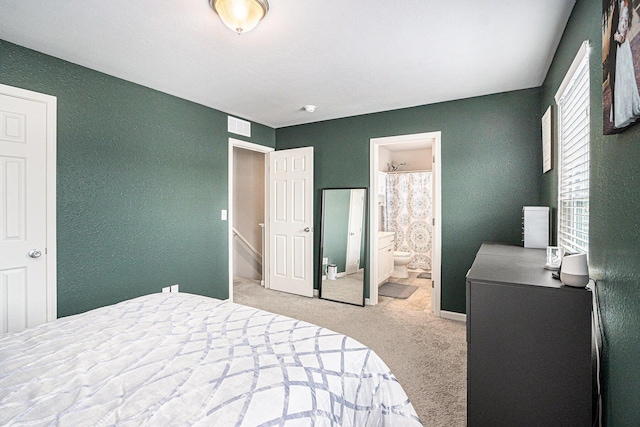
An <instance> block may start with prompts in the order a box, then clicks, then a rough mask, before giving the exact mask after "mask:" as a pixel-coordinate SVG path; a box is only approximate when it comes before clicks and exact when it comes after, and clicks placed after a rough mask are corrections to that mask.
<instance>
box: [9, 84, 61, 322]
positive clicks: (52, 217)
mask: <svg viewBox="0 0 640 427" xmlns="http://www.w3.org/2000/svg"><path fill="white" fill-rule="evenodd" d="M0 93H3V94H5V95H9V96H13V97H16V98H23V99H27V100H30V101H35V102H41V103H43V104H44V105H45V107H46V111H47V117H46V120H47V125H46V126H47V131H46V132H47V166H46V167H47V202H46V203H47V236H46V240H47V246H46V260H47V273H46V274H47V322H50V321H52V320H55V319H57V317H58V277H57V271H58V256H57V255H58V251H57V245H56V240H57V230H56V209H57V207H56V176H57V175H56V158H57V139H56V138H57V128H56V126H57V111H58V101H57V98H56V97H55V96H52V95H46V94H44V93H38V92H33V91H30V90H26V89H20V88H16V87H12V86H7V85H3V84H0Z"/></svg>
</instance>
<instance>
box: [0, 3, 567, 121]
mask: <svg viewBox="0 0 640 427" xmlns="http://www.w3.org/2000/svg"><path fill="white" fill-rule="evenodd" d="M574 3H575V0H524V1H523V0H520V1H514V0H457V1H446V0H387V1H382V0H378V1H375V0H374V1H355V0H351V1H348V0H269V5H270V11H269V14H268V15H267V16H266V18H265V19H264V20H263V21H262V22H261V23H260V25H259V26H258V27H257V28H256V29H255V30H253V31H252V32H249V33H246V34H243V35H241V36H239V35H237V34H235V33H234V32H232V31H231V30H229V29H227V27H225V26H224V25H223V24H222V22H221V21H220V19H219V18H218V16H217V15H216V14H215V12H213V10H212V9H211V8H210V6H209V2H208V0H153V1H151V0H56V1H53V0H28V1H27V0H2V1H1V2H0V38H1V39H4V40H7V41H10V42H13V43H16V44H19V45H21V46H25V47H28V48H31V49H35V50H37V51H40V52H44V53H47V54H49V55H52V56H55V57H58V58H62V59H65V60H67V61H70V62H74V63H76V64H80V65H83V66H86V67H89V68H92V69H95V70H99V71H102V72H104V73H107V74H110V75H113V76H116V77H120V78H122V79H125V80H129V81H132V82H135V83H139V84H141V85H144V86H148V87H150V88H153V89H157V90H160V91H162V92H166V93H169V94H172V95H175V96H178V97H181V98H185V99H188V100H191V101H194V102H197V103H200V104H203V105H206V106H209V107H212V108H215V109H218V110H221V111H224V112H226V113H229V114H233V115H237V116H239V117H242V118H245V119H248V120H251V121H254V122H258V123H262V124H265V125H267V126H271V127H274V128H279V127H283V126H289V125H295V124H302V123H309V122H315V121H320V120H327V119H333V118H339V117H346V116H353V115H359V114H366V113H372V112H377V111H386V110H392V109H398V108H404V107H411V106H416V105H424V104H431V103H436V102H441V101H448V100H454V99H461V98H468V97H472V96H478V95H486V94H491V93H497V92H505V91H511V90H517V89H524V88H530V87H537V86H540V85H541V84H542V82H543V79H544V76H545V74H546V72H547V70H548V68H549V64H550V63H551V59H552V57H553V54H554V52H555V49H556V46H557V44H558V41H559V40H560V36H561V34H562V31H563V29H564V26H565V24H566V22H567V19H568V17H569V14H570V13H571V9H572V8H573V5H574ZM576 49H577V47H576ZM306 104H315V105H317V109H316V111H315V112H314V113H307V112H305V111H304V110H303V107H304V106H305V105H306Z"/></svg>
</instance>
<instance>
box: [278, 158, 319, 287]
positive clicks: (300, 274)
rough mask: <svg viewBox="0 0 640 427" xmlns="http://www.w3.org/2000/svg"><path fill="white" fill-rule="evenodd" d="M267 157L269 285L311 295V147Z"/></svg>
mask: <svg viewBox="0 0 640 427" xmlns="http://www.w3.org/2000/svg"><path fill="white" fill-rule="evenodd" d="M268 156H269V197H270V203H269V234H268V236H269V242H268V244H269V248H270V251H269V252H270V253H269V287H270V288H271V289H275V290H277V291H283V292H289V293H292V294H298V295H303V296H307V297H312V296H313V147H304V148H295V149H291V150H280V151H273V152H271V153H269V154H268Z"/></svg>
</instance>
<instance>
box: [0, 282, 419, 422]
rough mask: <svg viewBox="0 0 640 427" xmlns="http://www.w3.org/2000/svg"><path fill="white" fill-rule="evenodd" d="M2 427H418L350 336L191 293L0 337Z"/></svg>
mask: <svg viewBox="0 0 640 427" xmlns="http://www.w3.org/2000/svg"><path fill="white" fill-rule="evenodd" d="M0 425H29V426H45V425H61V426H74V427H75V426H110V425H117V426H139V425H161V426H171V425H175V426H178V425H179V426H185V425H201V426H225V427H227V426H310V425H314V426H358V427H360V426H402V427H405V426H421V425H422V424H421V423H420V421H419V419H418V417H417V415H416V413H415V411H414V409H413V407H412V405H411V403H410V402H409V399H408V398H407V395H406V394H405V392H404V391H403V389H402V387H401V385H400V384H399V383H398V381H397V380H396V378H395V377H394V376H393V374H392V373H391V372H390V371H389V368H388V367H387V366H386V365H385V363H384V362H383V361H382V360H381V359H380V358H379V357H378V356H377V355H376V354H375V353H374V352H373V351H372V350H371V349H369V348H367V347H366V346H364V345H362V344H360V343H359V342H357V341H355V340H353V339H352V338H349V337H347V336H345V335H341V334H338V333H336V332H332V331H330V330H328V329H325V328H322V327H319V326H316V325H313V324H310V323H306V322H303V321H300V320H296V319H291V318H288V317H284V316H280V315H276V314H272V313H269V312H266V311H262V310H258V309H255V308H251V307H246V306H242V305H239V304H233V303H230V302H227V301H220V300H216V299H212V298H207V297H202V296H198V295H191V294H186V293H161V294H152V295H147V296H143V297H140V298H136V299H132V300H128V301H124V302H121V303H119V304H115V305H112V306H108V307H103V308H99V309H96V310H92V311H89V312H87V313H83V314H79V315H76V316H70V317H66V318H62V319H58V320H56V321H54V322H50V323H47V324H44V325H40V326H38V327H36V328H32V329H28V330H25V331H22V332H20V333H15V334H6V335H0Z"/></svg>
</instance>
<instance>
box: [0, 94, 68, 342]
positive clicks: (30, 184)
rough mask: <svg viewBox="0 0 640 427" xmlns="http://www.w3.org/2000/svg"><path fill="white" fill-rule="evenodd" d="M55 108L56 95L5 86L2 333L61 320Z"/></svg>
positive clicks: (0, 122) (1, 103)
mask: <svg viewBox="0 0 640 427" xmlns="http://www.w3.org/2000/svg"><path fill="white" fill-rule="evenodd" d="M43 99H44V101H43ZM48 102H49V103H48ZM52 108H53V109H54V110H55V98H53V97H50V96H47V95H41V94H35V93H33V92H28V91H23V90H21V89H16V88H11V87H9V86H4V85H0V333H2V332H16V331H20V330H22V329H25V328H28V327H33V326H36V325H39V324H41V323H44V322H47V321H49V320H53V319H55V318H56V310H55V299H56V295H55V280H53V281H54V283H51V282H50V281H49V282H48V280H49V279H50V278H49V276H48V272H49V271H50V270H51V268H53V269H55V261H54V260H53V259H51V258H50V257H49V252H48V247H49V246H50V245H53V246H55V234H54V238H53V240H54V241H53V242H48V235H47V233H48V225H49V222H50V221H51V217H52V218H53V220H54V221H55V169H54V170H53V174H54V175H53V178H52V179H53V181H54V182H53V187H52V186H51V185H48V183H47V179H48V175H49V174H50V173H51V172H52V171H51V168H52V167H53V168H55V149H54V151H53V153H51V150H50V147H49V145H50V144H48V141H50V139H51V138H53V141H52V143H53V146H54V147H55V112H52V111H51V109H52ZM52 114H53V115H54V117H53V118H52V117H50V116H51V115H52ZM51 120H53V122H52V121H51ZM48 150H49V152H48ZM51 155H53V157H54V158H53V160H52V161H51V159H48V156H51ZM48 160H49V161H48ZM51 163H53V166H51ZM52 188H53V189H52ZM51 189H52V191H53V195H52V197H53V200H54V202H53V203H54V205H53V209H52V206H51V204H50V203H49V201H48V194H47V193H48V191H50V190H51ZM52 210H53V211H54V212H51V211H52ZM53 231H54V232H55V226H54V230H53ZM53 254H55V248H53V252H52V253H51V255H53ZM48 263H54V264H53V266H51V265H49V267H48ZM54 279H55V275H54Z"/></svg>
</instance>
